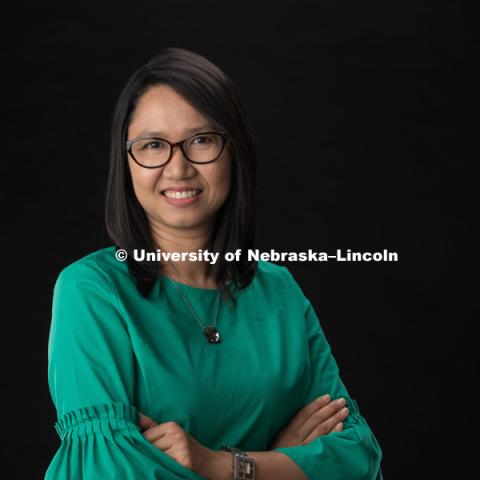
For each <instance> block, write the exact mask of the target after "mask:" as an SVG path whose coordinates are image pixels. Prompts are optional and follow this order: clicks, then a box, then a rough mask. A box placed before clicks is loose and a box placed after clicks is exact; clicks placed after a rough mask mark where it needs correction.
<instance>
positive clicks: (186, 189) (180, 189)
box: [160, 186, 203, 194]
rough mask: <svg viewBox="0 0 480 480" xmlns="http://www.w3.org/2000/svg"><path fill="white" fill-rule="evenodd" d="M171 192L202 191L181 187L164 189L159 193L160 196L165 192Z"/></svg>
mask: <svg viewBox="0 0 480 480" xmlns="http://www.w3.org/2000/svg"><path fill="white" fill-rule="evenodd" d="M168 190H170V191H172V192H185V191H187V192H188V191H189V190H195V191H197V192H202V191H203V190H202V189H201V188H197V187H191V186H182V187H169V188H164V189H163V190H161V192H160V193H162V194H165V192H166V191H168Z"/></svg>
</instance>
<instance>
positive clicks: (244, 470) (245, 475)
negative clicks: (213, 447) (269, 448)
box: [220, 445, 255, 480]
mask: <svg viewBox="0 0 480 480" xmlns="http://www.w3.org/2000/svg"><path fill="white" fill-rule="evenodd" d="M220 448H221V449H222V450H224V451H228V452H231V453H232V454H233V465H232V466H233V477H232V479H233V480H255V460H254V459H253V458H252V457H249V456H248V455H247V454H246V453H245V452H244V451H243V450H240V449H239V448H235V447H229V446H227V445H222V446H221V447H220Z"/></svg>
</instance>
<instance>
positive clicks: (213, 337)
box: [167, 277, 222, 343]
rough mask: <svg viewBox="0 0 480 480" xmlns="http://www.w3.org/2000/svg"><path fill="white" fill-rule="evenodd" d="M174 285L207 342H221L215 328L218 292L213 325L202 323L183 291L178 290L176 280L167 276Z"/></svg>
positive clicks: (218, 302) (218, 304) (218, 301)
mask: <svg viewBox="0 0 480 480" xmlns="http://www.w3.org/2000/svg"><path fill="white" fill-rule="evenodd" d="M167 278H168V279H169V280H170V281H171V282H172V283H173V284H174V285H175V288H176V289H177V291H178V293H179V294H180V295H181V297H182V298H183V301H184V302H185V304H186V305H187V307H188V308H189V309H190V311H191V312H192V314H193V316H194V317H195V320H196V321H197V323H198V324H199V325H200V326H201V327H202V328H203V334H204V335H205V337H206V339H207V342H208V343H222V339H221V338H220V334H219V333H218V330H217V329H216V327H215V326H216V324H217V318H218V311H219V309H220V292H218V296H217V312H216V314H215V320H214V322H213V325H204V324H203V323H202V322H201V321H200V319H199V318H198V315H197V313H196V312H195V310H194V309H193V307H192V306H191V305H190V302H189V301H188V300H187V298H186V297H185V295H184V294H183V292H182V291H181V290H180V287H179V286H178V285H177V282H176V281H175V280H172V279H171V278H170V277H167Z"/></svg>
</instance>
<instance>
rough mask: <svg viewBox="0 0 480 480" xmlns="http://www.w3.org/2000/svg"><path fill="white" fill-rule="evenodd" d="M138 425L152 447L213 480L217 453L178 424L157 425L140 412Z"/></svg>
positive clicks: (165, 423)
mask: <svg viewBox="0 0 480 480" xmlns="http://www.w3.org/2000/svg"><path fill="white" fill-rule="evenodd" d="M138 424H139V425H140V428H141V429H142V435H143V437H144V438H145V439H147V440H148V441H149V442H150V443H151V444H152V445H154V446H155V447H157V448H158V449H160V450H162V451H163V452H165V453H166V454H167V455H168V456H169V457H171V458H173V459H174V460H175V461H177V462H178V463H180V464H181V465H183V466H184V467H186V468H188V469H190V470H193V471H194V472H196V473H198V474H200V475H203V476H206V477H207V478H211V477H210V470H211V469H212V466H213V465H215V464H217V461H218V458H217V455H216V453H217V452H215V451H213V450H210V449H209V448H207V447H205V446H204V445H202V444H200V443H199V442H197V441H196V440H195V439H194V438H193V437H192V436H191V435H189V434H188V433H187V432H186V431H185V430H183V428H182V427H180V425H178V424H177V423H176V422H164V423H157V422H156V421H155V420H153V419H152V418H150V417H147V416H146V415H143V414H142V413H140V412H139V423H138ZM207 474H208V475H207ZM212 478H213V477H212Z"/></svg>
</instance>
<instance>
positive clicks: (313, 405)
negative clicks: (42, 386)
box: [287, 393, 330, 430]
mask: <svg viewBox="0 0 480 480" xmlns="http://www.w3.org/2000/svg"><path fill="white" fill-rule="evenodd" d="M328 402H330V395H329V394H328V393H327V394H326V395H322V396H321V397H318V398H316V399H315V400H313V401H312V402H310V403H308V404H307V405H305V406H304V407H303V408H302V409H300V410H299V411H298V413H297V414H296V415H295V417H294V418H293V419H292V421H291V422H290V423H289V424H288V426H287V429H288V430H296V429H298V428H300V427H301V426H302V425H303V424H304V423H305V422H306V421H307V420H308V419H309V418H310V417H311V415H312V414H313V413H314V412H316V411H317V410H318V409H320V408H323V407H324V406H325V405H328Z"/></svg>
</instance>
